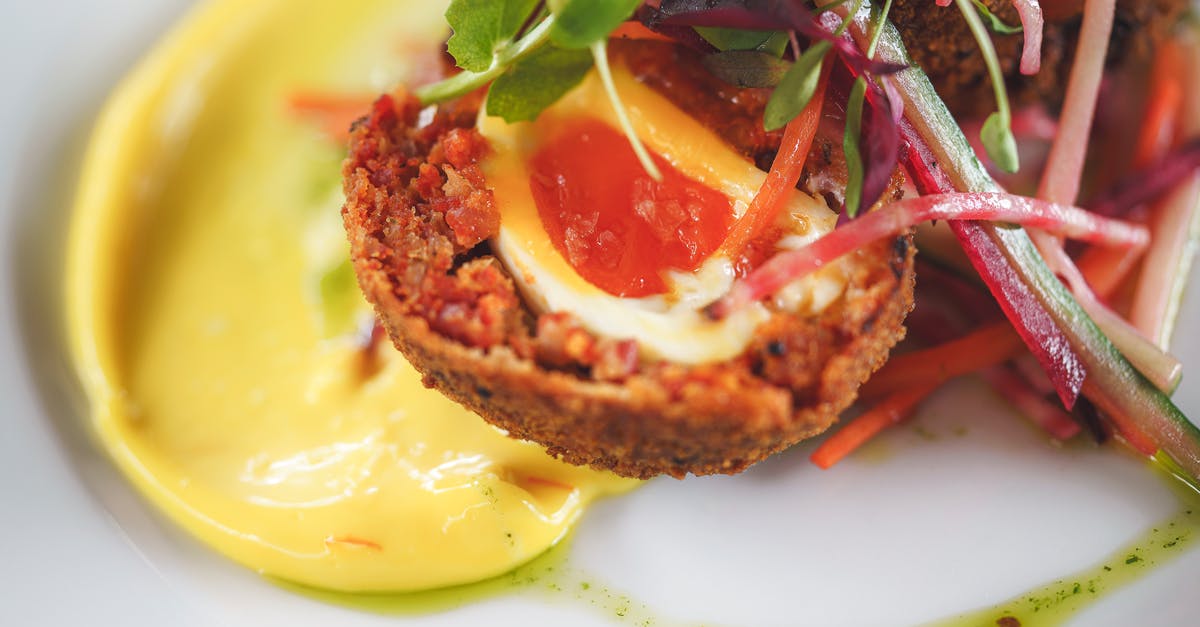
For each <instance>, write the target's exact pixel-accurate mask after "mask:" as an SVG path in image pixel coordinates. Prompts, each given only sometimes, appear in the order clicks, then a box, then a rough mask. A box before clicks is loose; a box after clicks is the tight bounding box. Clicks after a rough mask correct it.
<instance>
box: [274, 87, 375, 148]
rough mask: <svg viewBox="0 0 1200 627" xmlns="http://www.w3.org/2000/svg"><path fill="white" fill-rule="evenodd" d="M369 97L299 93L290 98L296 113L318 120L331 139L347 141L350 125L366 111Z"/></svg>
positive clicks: (290, 104)
mask: <svg viewBox="0 0 1200 627" xmlns="http://www.w3.org/2000/svg"><path fill="white" fill-rule="evenodd" d="M371 100H372V98H370V97H365V96H351V95H343V94H328V93H320V92H303V91H301V92H296V93H294V94H292V95H291V96H289V97H288V101H287V106H288V109H289V110H290V111H291V112H292V113H293V114H294V115H297V116H301V117H308V118H314V119H316V120H317V121H318V122H319V123H320V126H321V130H323V131H324V132H325V133H326V134H327V135H329V136H330V137H331V138H333V139H336V140H338V141H344V140H346V139H347V138H349V137H350V125H351V124H354V121H355V120H357V119H358V118H361V117H362V116H364V115H366V114H367V111H368V110H369V109H370V108H371Z"/></svg>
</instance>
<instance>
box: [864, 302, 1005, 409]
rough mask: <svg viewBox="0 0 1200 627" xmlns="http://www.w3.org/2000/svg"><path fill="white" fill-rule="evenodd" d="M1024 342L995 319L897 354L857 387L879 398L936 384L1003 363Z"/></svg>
mask: <svg viewBox="0 0 1200 627" xmlns="http://www.w3.org/2000/svg"><path fill="white" fill-rule="evenodd" d="M1023 347H1024V344H1022V343H1021V338H1020V337H1019V336H1018V335H1017V334H1016V332H1015V331H1013V328H1012V325H1010V324H1009V323H1008V322H1007V321H1000V322H994V323H992V324H989V325H987V326H984V327H980V328H979V329H978V330H976V331H973V332H971V333H968V334H967V335H964V336H963V337H960V338H958V339H956V340H951V341H949V342H946V343H944V344H939V345H937V346H934V347H931V348H926V349H923V350H918V351H913V352H911V353H904V354H902V355H896V356H894V357H892V358H891V359H889V360H888V362H887V364H886V365H885V366H884V367H883V368H881V369H880V370H879V372H876V373H875V375H874V376H872V377H871V379H870V380H869V381H867V382H866V383H865V384H864V385H863V386H862V388H861V389H860V390H859V396H861V397H863V398H879V397H882V396H886V395H889V394H895V393H896V392H899V391H901V390H907V389H915V388H918V387H921V386H923V385H934V386H938V385H941V384H942V383H945V382H946V381H949V380H950V379H953V378H954V377H958V376H961V375H964V374H969V373H972V372H976V371H978V370H981V369H983V368H986V367H988V366H994V365H996V364H1000V363H1003V362H1006V361H1008V360H1010V359H1012V358H1014V357H1016V356H1018V355H1020V354H1021V351H1022V349H1023Z"/></svg>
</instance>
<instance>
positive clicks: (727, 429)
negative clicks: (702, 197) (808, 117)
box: [343, 95, 914, 478]
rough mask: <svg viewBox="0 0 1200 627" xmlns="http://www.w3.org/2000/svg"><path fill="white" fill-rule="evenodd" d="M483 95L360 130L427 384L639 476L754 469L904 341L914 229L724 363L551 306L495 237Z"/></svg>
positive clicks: (503, 423)
mask: <svg viewBox="0 0 1200 627" xmlns="http://www.w3.org/2000/svg"><path fill="white" fill-rule="evenodd" d="M477 106H478V102H477V101H476V100H475V99H473V98H467V99H464V100H463V101H460V102H458V103H454V104H452V105H450V106H443V107H442V108H440V109H439V110H438V112H437V114H436V115H435V116H434V117H433V118H432V119H429V118H427V117H426V118H424V119H422V115H421V106H420V104H419V103H418V102H416V101H415V100H414V99H411V98H406V97H404V96H403V95H397V96H396V97H388V96H385V97H383V98H381V99H380V100H379V101H378V102H377V103H376V105H375V107H374V110H373V112H372V114H371V115H370V116H369V118H367V119H366V120H364V121H362V122H360V123H359V124H358V125H357V126H356V127H355V129H354V131H353V133H352V142H351V145H352V147H351V153H350V157H349V158H348V159H347V161H346V163H345V166H344V176H345V191H346V205H345V207H344V209H343V218H344V221H345V226H346V230H347V233H348V236H349V239H350V244H351V252H352V256H353V260H354V266H355V271H356V274H357V276H358V280H359V283H360V285H361V287H362V289H363V292H364V293H365V294H366V296H367V298H368V300H369V301H370V302H371V303H372V304H373V305H374V307H375V310H376V312H377V314H378V317H379V319H380V321H381V322H382V324H383V326H384V327H385V328H386V329H387V331H388V333H389V335H390V336H391V338H392V341H393V342H394V343H395V345H396V347H397V348H399V349H400V351H402V352H403V353H404V355H405V356H406V357H407V358H408V359H409V361H411V362H412V363H413V365H414V366H415V367H416V368H417V369H418V370H419V371H420V372H421V373H422V374H423V376H424V382H425V384H426V385H428V386H430V387H433V388H435V389H437V390H439V391H441V392H442V393H444V394H445V395H446V396H448V397H450V398H452V399H454V400H456V401H458V402H459V403H462V404H463V405H465V406H466V407H468V408H470V409H472V410H473V411H475V412H477V413H479V414H480V415H481V416H483V417H484V418H485V419H487V420H488V421H489V422H491V423H493V424H495V425H497V426H499V427H501V428H503V429H505V430H506V431H507V432H508V433H509V434H510V435H511V436H513V437H516V438H521V439H527V440H532V441H535V442H539V443H541V444H543V445H545V446H546V448H547V452H549V453H550V454H551V455H555V456H558V457H560V458H562V459H564V460H566V461H568V462H571V463H575V464H581V465H590V466H592V467H595V468H601V469H608V470H612V471H614V472H616V473H618V474H621V475H625V476H631V477H640V478H648V477H651V476H654V475H658V474H670V475H674V476H676V477H680V476H683V475H685V474H687V473H693V474H697V475H704V474H713V473H735V472H739V471H741V470H743V469H745V468H746V467H747V466H749V465H750V464H753V463H755V462H757V461H760V460H762V459H763V458H765V457H767V456H768V455H770V454H772V453H775V452H777V451H780V450H782V449H785V448H787V447H789V446H791V445H792V444H795V443H796V442H798V441H800V440H803V439H805V438H808V437H811V436H813V435H815V434H817V433H820V432H821V431H824V430H825V429H826V428H828V427H829V426H830V424H832V423H833V422H834V421H835V420H836V418H837V416H838V414H839V413H840V412H841V411H842V410H844V409H845V408H846V407H847V406H849V405H850V404H851V403H852V402H853V400H854V399H855V396H856V393H857V390H858V387H859V385H860V384H861V383H862V382H863V381H864V380H866V378H867V377H868V376H869V375H870V374H871V373H872V372H874V371H875V370H876V369H878V368H879V367H880V366H881V365H882V364H883V362H884V361H885V360H886V358H887V354H888V352H889V350H890V349H891V347H892V346H893V345H895V344H896V343H897V342H898V341H899V340H900V339H901V338H902V337H903V335H904V328H903V325H902V323H903V320H904V317H905V316H906V315H907V313H908V311H909V310H910V309H911V307H912V292H913V254H914V250H913V247H912V246H911V241H910V239H909V238H908V237H907V236H906V237H901V238H898V239H895V240H886V241H880V242H877V243H876V244H874V245H872V246H869V247H867V248H865V249H863V250H861V251H859V252H857V253H855V255H856V259H855V260H854V262H853V264H852V266H851V267H852V268H853V270H852V271H851V272H850V273H849V276H848V283H847V288H846V292H845V295H844V297H843V298H842V299H840V300H839V301H837V302H836V303H834V304H833V305H831V306H830V307H828V308H826V309H825V310H824V311H823V312H822V313H821V314H820V315H817V316H814V317H806V316H797V315H792V314H788V313H783V312H779V313H775V314H773V315H772V317H771V318H770V319H769V320H768V321H767V322H766V323H764V324H763V325H762V326H761V327H760V328H759V330H758V331H757V333H756V336H755V338H754V340H753V341H752V343H751V345H750V346H749V347H748V348H747V350H746V352H745V353H744V354H743V355H741V356H740V357H738V358H736V359H733V360H730V361H728V362H725V363H720V364H710V365H700V366H684V365H679V364H670V363H660V362H651V361H648V360H643V359H641V358H639V357H638V356H637V353H636V351H633V352H631V351H630V350H629V349H630V346H629V345H628V343H622V342H619V341H613V340H608V339H604V338H595V337H593V336H591V335H590V334H588V333H587V332H586V331H584V330H582V329H580V328H577V327H575V326H572V321H571V318H570V317H569V316H563V315H561V314H543V315H541V316H539V315H537V314H535V313H534V312H532V311H530V310H529V309H528V308H527V307H526V306H525V304H524V303H523V302H522V301H521V298H520V296H519V291H518V290H517V288H516V286H515V285H514V284H513V281H512V278H511V276H510V275H509V274H508V273H507V272H506V271H505V270H504V268H503V266H502V265H501V264H500V263H499V262H498V261H497V260H496V259H495V258H494V257H493V255H492V252H491V249H490V248H489V246H488V243H487V242H486V241H485V240H483V239H482V238H481V237H479V236H480V235H481V234H482V233H483V231H481V230H480V228H481V227H480V225H484V227H486V226H487V225H490V224H491V223H492V222H493V221H494V220H493V219H492V218H493V217H494V216H490V215H489V212H491V211H494V207H492V206H491V204H490V203H491V197H490V191H489V190H488V188H487V184H486V181H485V180H483V177H482V174H480V172H479V169H478V168H477V167H476V163H477V161H478V160H479V159H480V158H482V157H483V156H484V155H486V151H487V146H486V142H484V141H483V140H482V138H480V137H479V136H478V135H477V134H476V133H475V132H474V130H473V124H474V113H475V110H476V108H477ZM426 115H428V114H426ZM742 148H746V147H742ZM464 215H467V216H473V217H466V218H464ZM483 230H484V231H486V228H484V229H483ZM633 348H636V347H633Z"/></svg>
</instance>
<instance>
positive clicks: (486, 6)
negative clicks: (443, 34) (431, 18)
mask: <svg viewBox="0 0 1200 627" xmlns="http://www.w3.org/2000/svg"><path fill="white" fill-rule="evenodd" d="M536 6H537V0H454V1H453V2H451V3H450V6H449V7H448V8H447V9H446V22H447V23H449V24H450V28H451V29H453V30H454V34H453V35H451V36H450V39H449V40H447V41H446V49H447V50H448V51H449V52H450V54H451V56H453V57H454V61H455V62H456V63H458V67H460V68H462V69H464V70H467V71H469V72H482V71H484V70H486V69H488V68H489V67H491V65H492V62H493V60H494V59H495V58H496V52H497V51H498V50H499V49H500V48H501V47H503V46H505V45H507V44H508V43H509V42H511V41H512V39H513V37H516V36H517V31H519V30H521V26H522V25H523V24H524V23H525V20H527V19H529V14H530V13H531V12H532V11H533V9H534V7H536Z"/></svg>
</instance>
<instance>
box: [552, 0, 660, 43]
mask: <svg viewBox="0 0 1200 627" xmlns="http://www.w3.org/2000/svg"><path fill="white" fill-rule="evenodd" d="M548 4H549V6H550V11H551V12H552V13H554V26H553V27H552V28H551V29H550V41H552V42H554V43H555V44H558V45H559V46H561V47H563V48H572V49H576V48H587V47H588V46H591V45H592V44H594V43H596V42H599V41H604V40H605V39H607V38H608V34H609V33H611V32H612V31H613V30H614V29H616V28H617V26H620V25H621V22H624V21H625V20H627V19H629V17H630V16H631V15H633V12H634V10H635V9H637V8H638V6H640V5H641V4H642V2H641V0H550V2H548Z"/></svg>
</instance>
